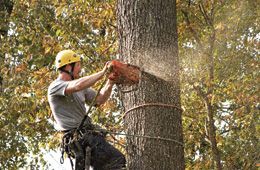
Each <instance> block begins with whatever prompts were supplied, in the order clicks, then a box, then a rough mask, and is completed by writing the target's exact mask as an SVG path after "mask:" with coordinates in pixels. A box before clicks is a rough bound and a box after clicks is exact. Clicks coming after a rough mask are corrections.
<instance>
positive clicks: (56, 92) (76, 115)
mask: <svg viewBox="0 0 260 170" xmlns="http://www.w3.org/2000/svg"><path fill="white" fill-rule="evenodd" d="M68 83H69V82H68V81H64V80H61V79H56V80H55V81H53V82H52V83H51V84H50V86H49V88H48V101H49V104H50V108H51V111H52V114H53V116H54V119H55V121H56V122H57V125H58V127H57V128H58V130H69V129H73V128H77V127H78V126H79V125H80V123H81V121H82V119H83V118H84V116H85V114H86V111H87V109H88V105H87V104H86V103H91V102H92V100H93V99H94V98H95V96H96V91H95V90H93V89H91V88H86V89H84V90H81V91H78V92H75V93H72V94H69V95H66V94H65V89H66V88H67V86H68ZM85 123H91V121H90V118H89V117H88V118H87V119H86V122H85Z"/></svg>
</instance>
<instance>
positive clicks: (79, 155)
mask: <svg viewBox="0 0 260 170" xmlns="http://www.w3.org/2000/svg"><path fill="white" fill-rule="evenodd" d="M74 151H75V161H76V162H75V164H76V165H75V170H84V163H85V159H84V151H83V149H82V147H81V146H80V144H79V142H78V141H75V142H74Z"/></svg>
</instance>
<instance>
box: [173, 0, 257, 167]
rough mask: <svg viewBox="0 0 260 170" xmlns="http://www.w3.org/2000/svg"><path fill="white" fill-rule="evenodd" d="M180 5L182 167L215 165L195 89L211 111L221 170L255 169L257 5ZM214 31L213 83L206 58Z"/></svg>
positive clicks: (232, 2) (235, 2) (242, 2)
mask: <svg viewBox="0 0 260 170" xmlns="http://www.w3.org/2000/svg"><path fill="white" fill-rule="evenodd" d="M178 5H179V6H178V7H179V9H180V10H179V22H178V24H179V45H180V57H181V58H182V71H183V75H182V102H183V107H184V109H185V111H184V134H185V141H186V148H185V151H186V162H187V163H186V167H187V169H201V168H202V169H212V166H213V165H212V159H213V158H212V153H211V149H210V142H209V138H208V132H207V119H206V108H205V103H204V101H203V97H202V96H201V95H199V94H198V93H197V91H196V89H200V90H201V91H202V92H204V94H206V95H207V96H206V97H207V98H209V99H210V100H211V103H212V106H213V108H214V113H215V116H214V119H215V125H216V127H217V137H216V139H217V144H218V148H219V149H220V152H221V160H222V163H223V166H224V168H225V169H240V168H242V169H256V163H257V161H258V160H259V153H258V152H257V150H258V149H259V144H258V143H259V142H258V139H259V131H258V132H257V129H258V130H259V127H257V124H259V95H258V93H259V87H258V84H259V71H258V69H259V25H258V23H259V19H258V18H257V15H259V13H258V14H257V12H256V11H257V10H256V8H255V7H256V4H255V2H253V1H227V2H224V1H187V2H179V4H178ZM212 11H214V12H213V13H212ZM205 14H207V15H205ZM205 16H208V18H206V17H205ZM213 31H214V32H215V44H214V48H213V57H214V65H213V67H214V79H213V80H212V79H210V75H209V69H210V67H211V66H210V61H209V60H207V55H208V54H209V53H210V46H209V45H210V42H211V41H212V38H213V37H212V36H211V35H212V32H213ZM211 87H213V89H214V90H213V92H211V91H210V88H211ZM257 148H258V149H257ZM245 155H247V156H245Z"/></svg>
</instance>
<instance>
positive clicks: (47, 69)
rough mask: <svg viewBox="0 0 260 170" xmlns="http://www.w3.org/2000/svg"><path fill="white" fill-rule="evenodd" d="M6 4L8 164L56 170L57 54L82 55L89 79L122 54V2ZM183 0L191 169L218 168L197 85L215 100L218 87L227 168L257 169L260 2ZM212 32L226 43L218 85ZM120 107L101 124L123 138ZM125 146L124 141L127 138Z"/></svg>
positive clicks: (3, 70) (0, 12)
mask: <svg viewBox="0 0 260 170" xmlns="http://www.w3.org/2000/svg"><path fill="white" fill-rule="evenodd" d="M4 2H5V3H6V6H7V7H8V8H0V18H1V19H2V20H1V24H0V31H1V34H0V43H1V46H0V63H1V64H0V90H1V93H0V139H1V140H0V149H1V150H0V157H1V159H0V166H1V168H4V169H18V168H21V167H30V166H35V167H37V166H39V165H40V164H42V165H43V164H44V165H46V167H47V164H46V163H44V162H42V161H43V159H42V153H41V150H40V149H41V148H49V149H55V148H57V147H58V140H59V137H60V136H59V133H57V132H56V131H55V130H54V127H53V118H52V116H51V112H50V109H49V106H48V103H47V98H46V93H47V87H48V85H49V83H50V82H51V81H52V80H53V79H55V76H56V73H55V69H54V68H53V61H54V58H55V55H56V53H57V52H58V51H59V50H61V49H67V48H70V49H73V50H75V51H77V52H78V53H79V54H82V56H84V57H85V58H84V66H86V67H85V68H84V74H91V73H93V72H95V71H97V70H98V69H100V68H102V66H103V64H104V63H105V61H108V60H111V59H112V58H113V56H115V55H116V54H117V53H116V48H117V44H116V43H117V41H116V40H117V39H116V18H115V9H114V6H115V1H114V0H86V1H84V0H66V1H65V0H59V1H58V0H52V1H51V0H43V1H35V0H20V1H18V0H14V1H4ZM177 2H178V6H177V8H178V10H177V11H178V31H179V40H178V41H179V52H180V54H179V55H180V58H181V65H182V70H181V71H182V105H183V108H184V112H183V128H184V136H185V156H186V167H187V169H211V168H212V159H213V158H212V154H211V149H210V142H209V140H208V136H207V135H208V134H207V133H208V132H207V128H205V127H206V124H207V123H206V122H207V120H206V108H205V105H204V101H203V99H202V98H201V96H200V95H199V94H198V93H197V92H196V90H195V88H199V89H201V90H202V91H203V92H205V93H207V92H208V91H209V87H213V89H214V90H213V92H211V93H210V94H211V95H210V96H207V97H209V98H210V99H211V103H212V105H213V106H214V113H215V114H214V119H215V125H216V127H217V137H216V139H217V143H218V148H219V149H220V152H221V160H222V162H223V166H224V168H225V169H228V168H230V169H256V163H257V161H258V160H259V153H258V152H257V151H258V150H259V107H260V106H259V95H258V94H259V85H258V84H259V71H258V70H259V36H260V35H259V18H257V16H259V10H257V4H256V3H257V2H255V1H252V0H246V1H235V0H230V1H201V0H196V1H177ZM211 2H212V3H211ZM1 3H2V2H1ZM12 4H13V8H11V6H12ZM10 5H11V6H10ZM202 6H203V9H204V10H205V11H204V13H203V12H202ZM1 7H2V6H1ZM212 8H213V9H214V13H212V15H211V16H210V18H208V19H205V15H203V14H205V13H207V14H210V13H211V10H212ZM11 9H12V10H11ZM10 10H11V12H10ZM2 21H3V22H2ZM209 21H211V23H210V22H209ZM2 30H4V31H3V32H2ZM6 30H8V32H6ZM212 31H215V39H216V40H215V44H214V48H213V56H214V79H213V81H211V80H210V77H209V76H210V75H209V72H208V71H209V67H210V65H209V63H210V62H209V61H208V60H207V58H206V56H207V54H208V52H209V49H210V47H209V44H210V40H211V35H212ZM117 107H122V106H121V103H120V101H119V99H114V101H111V102H109V103H107V105H106V106H104V107H103V108H100V109H98V110H96V111H95V112H94V113H93V119H94V120H95V121H97V122H99V123H100V125H104V126H105V127H107V128H109V129H111V130H113V131H118V130H121V126H120V124H121V119H120V118H119V117H120V116H118V115H117V117H114V113H115V112H118V113H120V111H118V110H117ZM112 113H113V114H112ZM111 140H114V139H112V138H111ZM119 143H120V145H121V146H122V145H123V144H124V142H123V141H122V139H120V141H119Z"/></svg>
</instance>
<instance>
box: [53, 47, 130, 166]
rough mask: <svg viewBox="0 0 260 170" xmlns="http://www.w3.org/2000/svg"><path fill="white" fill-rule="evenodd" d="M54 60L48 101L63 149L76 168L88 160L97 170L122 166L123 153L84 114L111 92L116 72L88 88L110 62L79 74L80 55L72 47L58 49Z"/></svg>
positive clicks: (123, 160) (123, 164) (106, 71)
mask: <svg viewBox="0 0 260 170" xmlns="http://www.w3.org/2000/svg"><path fill="white" fill-rule="evenodd" d="M55 62H56V68H57V71H58V72H59V75H58V77H57V79H56V80H54V81H53V82H52V83H51V84H50V86H49V88H48V101H49V104H50V107H51V110H52V113H53V116H54V119H55V120H56V122H57V124H58V126H59V130H61V131H62V132H63V133H64V137H63V149H64V150H65V151H66V152H67V154H68V155H69V157H75V159H76V163H75V164H76V165H75V169H76V170H82V169H85V167H86V166H89V165H87V164H88V163H89V164H90V165H91V166H92V167H93V168H94V169H98V170H102V169H104V170H105V169H120V168H123V167H125V162H126V161H125V157H124V155H123V154H122V153H121V152H120V151H119V150H117V149H116V148H114V147H113V146H112V145H110V144H109V143H108V142H107V141H106V140H105V134H104V133H101V132H100V131H96V129H95V126H94V125H93V124H92V122H91V119H90V117H88V115H87V114H88V112H89V110H90V109H91V107H92V106H100V105H102V104H104V103H105V102H106V101H107V100H108V98H109V96H110V94H111V91H112V87H113V85H114V84H115V81H113V80H115V76H116V75H115V74H112V73H111V74H110V75H109V79H108V80H106V81H105V82H104V83H105V84H103V88H102V89H99V90H98V91H97V92H96V91H95V90H93V89H92V88H91V86H93V85H94V84H95V83H96V82H98V81H99V80H101V79H102V78H103V77H104V76H106V73H108V68H109V64H108V63H107V64H106V65H105V66H104V68H103V70H101V71H100V72H97V73H95V74H92V75H90V76H85V77H81V78H80V77H79V73H80V71H81V59H80V57H79V56H78V55H77V54H76V53H75V52H74V51H72V50H63V51H61V52H59V53H58V54H57V56H56V61H55ZM86 103H91V104H90V105H86ZM89 155H91V156H90V157H89ZM71 162H72V161H71Z"/></svg>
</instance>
